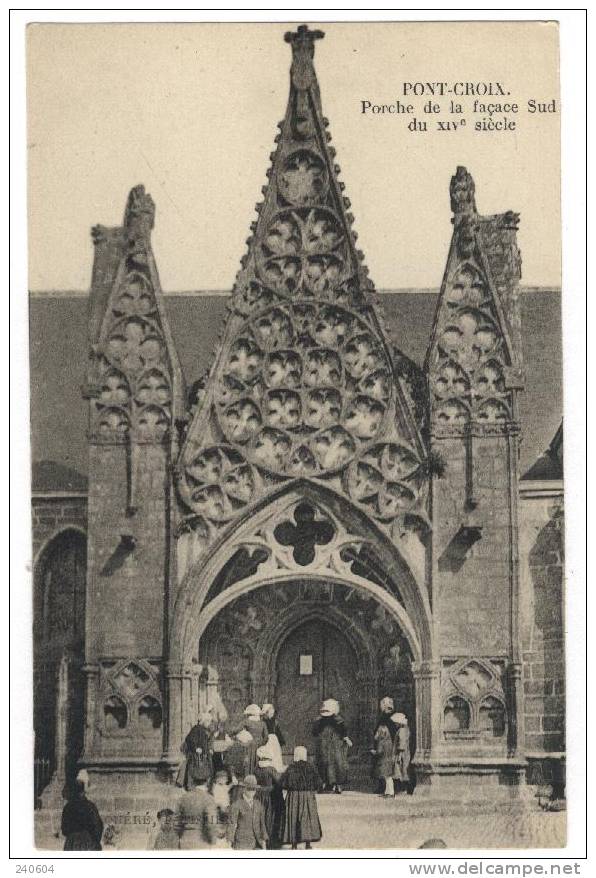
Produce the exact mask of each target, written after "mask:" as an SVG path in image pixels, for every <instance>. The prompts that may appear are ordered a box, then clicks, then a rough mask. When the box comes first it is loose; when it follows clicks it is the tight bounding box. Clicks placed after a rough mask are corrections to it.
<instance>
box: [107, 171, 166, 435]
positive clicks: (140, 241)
mask: <svg viewBox="0 0 596 878" xmlns="http://www.w3.org/2000/svg"><path fill="white" fill-rule="evenodd" d="M154 216H155V206H154V204H153V201H152V199H151V196H150V195H147V194H146V193H145V190H144V188H143V187H142V186H137V187H136V188H135V189H132V190H131V193H130V196H129V199H128V204H127V208H126V215H125V221H124V222H125V228H126V241H127V243H126V255H125V257H124V259H123V260H122V262H121V265H120V268H119V270H118V274H117V277H116V281H115V284H114V290H113V292H112V296H111V301H110V306H109V309H108V312H107V314H106V316H105V317H104V321H103V326H102V329H101V333H100V337H99V341H98V344H97V346H96V357H97V379H96V380H97V390H96V393H95V404H94V406H93V409H92V430H93V431H94V432H95V434H96V436H97V438H98V439H99V440H101V441H106V442H124V441H126V440H127V438H128V437H129V436H130V435H131V434H132V435H134V437H135V440H136V441H140V442H160V441H162V439H164V437H165V436H166V435H167V433H168V431H169V429H170V424H171V421H172V377H171V364H170V360H169V356H168V349H167V343H166V339H165V337H164V333H163V329H162V326H161V319H160V314H159V311H158V305H157V300H156V290H155V285H154V280H153V277H152V271H151V266H150V253H149V248H150V244H149V234H150V230H151V228H152V227H153V221H154Z"/></svg>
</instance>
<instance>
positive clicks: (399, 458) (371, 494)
mask: <svg viewBox="0 0 596 878" xmlns="http://www.w3.org/2000/svg"><path fill="white" fill-rule="evenodd" d="M421 478H422V474H421V471H420V461H419V460H418V458H417V456H416V455H415V454H414V452H413V451H411V450H410V449H409V448H407V447H406V446H405V445H397V444H395V443H384V444H379V445H376V446H374V447H373V448H371V449H370V450H368V451H367V452H366V453H365V454H363V455H362V456H361V457H360V459H359V460H357V461H355V462H354V463H352V464H351V465H350V468H349V471H348V488H349V491H350V495H351V497H352V498H353V499H354V500H356V501H357V502H358V503H360V504H361V505H362V506H365V507H366V508H367V510H368V511H369V512H371V513H372V514H373V515H375V517H378V518H382V519H388V518H393V517H395V516H396V515H399V514H400V513H403V512H406V511H408V510H410V509H412V508H413V506H414V505H415V504H416V501H417V499H418V494H419V489H420V481H421Z"/></svg>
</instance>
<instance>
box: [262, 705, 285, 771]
mask: <svg viewBox="0 0 596 878" xmlns="http://www.w3.org/2000/svg"><path fill="white" fill-rule="evenodd" d="M262 718H263V722H264V723H265V725H266V726H267V734H268V735H269V738H268V740H267V744H266V745H265V747H266V749H267V751H268V753H269V755H270V756H271V764H272V765H273V768H275V770H276V771H283V770H284V762H283V758H282V755H281V748H282V747H283V746H284V744H285V743H286V740H285V738H284V736H283V733H282V730H281V728H280V726H279V723H278V721H277V717H276V715H275V708H274V706H273V705H272V704H264V705H263V711H262Z"/></svg>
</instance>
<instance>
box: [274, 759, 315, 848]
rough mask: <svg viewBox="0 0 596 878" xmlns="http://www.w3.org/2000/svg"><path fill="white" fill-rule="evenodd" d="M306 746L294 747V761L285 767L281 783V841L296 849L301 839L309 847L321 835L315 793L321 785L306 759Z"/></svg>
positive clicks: (313, 768) (312, 767) (312, 766)
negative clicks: (283, 795)
mask: <svg viewBox="0 0 596 878" xmlns="http://www.w3.org/2000/svg"><path fill="white" fill-rule="evenodd" d="M307 756H308V754H307V752H306V747H296V748H295V749H294V761H293V762H292V764H291V765H289V766H288V767H287V769H286V772H285V774H284V775H283V778H282V787H283V789H284V790H287V796H286V802H285V810H284V817H283V831H282V843H283V844H289V845H291V846H292V850H296V849H297V847H298V845H299V844H300V843H301V842H304V845H305V847H306V849H307V850H310V846H311V843H312V842H313V841H320V840H321V837H322V835H323V833H322V831H321V823H320V820H319V811H318V808H317V799H316V796H315V793H316V792H317V791H318V790H320V788H321V778H320V777H319V775H318V774H317V770H316V768H315V767H314V765H312V764H311V763H310V762H308V761H307Z"/></svg>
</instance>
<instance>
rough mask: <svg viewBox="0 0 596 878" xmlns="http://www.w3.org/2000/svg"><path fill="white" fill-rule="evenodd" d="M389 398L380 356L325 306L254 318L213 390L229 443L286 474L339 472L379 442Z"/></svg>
mask: <svg viewBox="0 0 596 878" xmlns="http://www.w3.org/2000/svg"><path fill="white" fill-rule="evenodd" d="M390 396H391V371H390V365H389V362H388V360H387V358H386V355H385V353H384V351H383V349H382V347H381V345H380V344H379V342H378V341H377V339H376V337H375V336H374V334H373V333H372V331H371V330H370V329H369V328H368V326H367V325H366V324H365V323H364V321H362V320H361V319H360V318H359V317H357V315H355V314H354V313H353V312H351V311H348V310H347V309H345V308H340V307H337V306H333V305H330V304H327V303H324V302H316V301H313V302H309V303H300V302H296V303H292V304H289V305H286V306H284V307H282V306H275V307H273V308H270V309H268V310H266V311H265V312H261V313H260V314H258V315H257V316H255V318H253V320H252V321H249V322H248V323H247V324H245V326H244V328H243V329H242V330H241V333H240V336H239V337H238V338H237V339H236V341H235V342H234V343H233V345H232V346H231V348H230V350H229V353H228V356H227V360H226V362H225V366H224V368H223V371H222V375H221V378H220V381H219V388H218V392H217V412H218V420H219V424H220V426H221V429H222V431H223V433H224V435H225V436H226V438H227V440H228V441H229V442H231V443H233V444H239V445H241V446H242V453H243V454H246V456H247V458H248V459H252V460H254V461H255V462H258V463H259V464H260V465H262V466H265V467H266V468H269V469H272V470H274V471H277V472H280V471H281V472H283V473H293V474H298V473H313V474H315V473H317V472H322V471H327V470H329V469H337V468H339V467H341V466H343V465H344V464H345V463H346V462H347V461H348V460H349V459H350V458H351V457H352V456H353V455H354V454H355V453H356V451H357V450H358V449H359V447H360V446H361V443H368V442H370V441H371V440H373V439H374V438H375V437H376V436H378V435H379V433H380V431H381V429H382V426H383V423H384V419H385V416H386V412H387V407H388V403H389V400H390Z"/></svg>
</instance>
